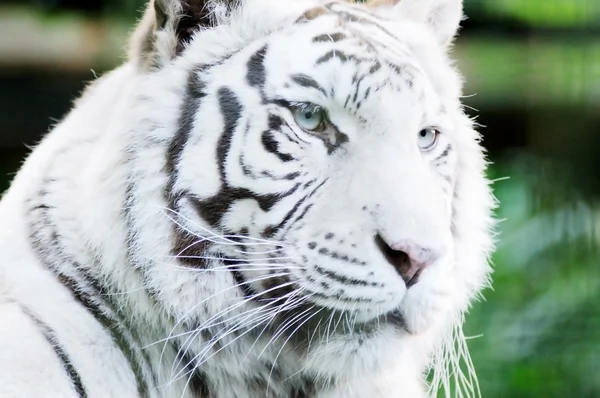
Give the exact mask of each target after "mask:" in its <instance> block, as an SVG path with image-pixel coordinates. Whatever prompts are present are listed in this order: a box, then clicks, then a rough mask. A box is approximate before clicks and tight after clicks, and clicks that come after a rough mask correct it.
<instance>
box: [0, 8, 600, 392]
mask: <svg viewBox="0 0 600 398" xmlns="http://www.w3.org/2000/svg"><path fill="white" fill-rule="evenodd" d="M281 1H285V0H281ZM465 1H466V12H467V14H468V15H469V17H470V18H469V19H468V20H467V21H465V22H464V24H463V25H464V29H463V31H462V34H461V36H460V38H459V40H458V42H457V46H456V48H455V50H454V51H455V56H456V57H457V58H458V60H459V66H460V67H461V69H462V71H463V73H464V74H465V75H466V77H467V84H466V90H465V94H466V96H467V97H466V98H465V103H466V104H467V105H468V106H469V112H470V113H471V114H472V115H473V116H476V115H478V119H477V121H478V122H479V123H480V124H482V127H481V129H480V130H481V131H482V133H483V135H484V144H485V146H486V147H487V148H488V149H489V157H490V159H491V160H492V161H493V165H492V168H491V171H490V177H491V178H493V179H495V180H497V181H496V182H495V184H494V187H495V193H496V196H497V197H498V198H499V200H500V202H501V206H500V208H499V210H498V217H499V218H501V219H503V220H504V221H503V222H502V223H501V224H500V232H501V235H500V238H499V247H498V251H497V252H496V254H495V255H494V258H493V262H494V268H495V274H494V288H493V290H488V291H486V292H485V298H486V301H485V302H483V303H478V304H476V305H475V306H474V308H473V310H472V312H471V314H470V315H469V316H468V318H467V325H466V334H467V335H468V336H471V338H470V339H469V346H470V348H471V353H472V357H473V361H474V363H475V366H476V369H477V373H478V375H479V380H480V386H481V393H482V396H483V397H484V398H494V397H511V398H519V397H557V398H558V397H561V398H563V397H569V398H576V397H581V398H584V397H586V398H587V397H590V398H592V397H600V270H599V268H600V255H599V254H600V253H599V250H598V248H599V247H600V238H599V237H598V235H597V234H596V233H595V230H597V228H598V227H599V226H600V206H599V205H598V199H599V198H600V156H598V155H597V153H599V152H600V0H465ZM142 3H143V1H142V0H122V1H119V0H79V1H78V0H37V1H12V2H11V1H8V2H7V1H6V0H5V1H3V2H2V4H1V5H0V191H3V190H4V189H5V188H6V187H7V186H8V182H9V181H10V178H11V176H12V175H13V173H14V172H15V171H16V170H17V168H18V167H19V164H20V162H21V160H22V159H23V158H24V156H26V154H27V152H28V149H27V145H31V144H34V143H35V142H37V141H38V140H39V138H40V136H41V135H42V134H43V133H44V132H46V131H47V130H48V129H49V127H50V126H51V125H52V124H54V123H55V122H56V120H57V119H60V118H61V117H62V116H63V115H64V114H65V112H67V111H68V109H69V107H70V105H71V101H72V100H73V99H74V98H76V96H77V95H78V93H79V92H80V91H81V89H82V88H83V87H84V85H85V84H86V82H89V81H90V80H93V79H94V76H95V75H97V74H100V73H102V72H103V71H105V70H107V69H109V68H112V67H114V66H115V65H117V64H118V63H119V62H120V61H121V60H122V59H123V53H124V51H123V49H124V47H125V43H126V36H127V33H128V31H129V30H130V28H131V26H132V23H133V21H134V19H135V18H136V17H137V16H139V11H140V9H141V8H142ZM505 177H509V178H505ZM452 396H454V394H452Z"/></svg>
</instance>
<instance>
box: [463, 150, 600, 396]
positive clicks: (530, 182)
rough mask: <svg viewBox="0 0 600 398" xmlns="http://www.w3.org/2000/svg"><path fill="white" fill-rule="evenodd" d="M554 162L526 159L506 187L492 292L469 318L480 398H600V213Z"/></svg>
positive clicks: (500, 188)
mask: <svg viewBox="0 0 600 398" xmlns="http://www.w3.org/2000/svg"><path fill="white" fill-rule="evenodd" d="M566 169H568V168H567V167H563V166H562V165H559V164H557V163H555V162H554V161H552V162H551V161H542V160H540V159H539V158H534V157H531V156H520V157H517V158H516V159H513V160H510V161H504V162H502V164H501V165H498V166H495V167H493V168H492V170H491V172H492V173H491V174H492V176H495V177H497V178H500V177H503V176H510V178H509V179H500V180H499V181H497V182H496V183H495V194H496V196H497V197H498V198H499V200H500V202H501V206H500V208H499V209H498V212H497V214H498V217H499V218H500V219H502V220H503V221H502V222H501V224H500V233H501V235H500V239H499V245H498V249H497V251H496V253H495V255H494V257H493V262H494V268H495V273H494V278H493V279H494V282H493V291H487V292H485V297H486V301H485V302H484V303H479V304H477V305H476V306H475V307H474V309H473V311H472V313H471V314H470V315H469V316H468V317H467V324H466V327H465V332H466V333H467V335H469V334H471V335H479V337H478V338H473V339H471V340H470V342H469V345H470V348H471V353H472V358H473V362H474V363H475V367H476V370H477V373H478V375H479V381H480V385H481V390H482V396H483V397H531V398H534V397H535V398H538V397H547V398H552V397H556V398H559V397H565V396H570V397H578V398H584V397H590V398H591V397H600V305H598V304H599V303H600V272H599V267H600V261H599V259H600V250H599V238H598V236H597V235H596V233H597V228H598V226H600V208H599V207H598V206H597V205H596V203H595V202H594V201H593V200H591V199H590V198H586V197H584V196H583V195H581V194H580V193H579V192H578V191H577V190H576V189H575V187H574V186H573V185H572V184H571V183H570V181H571V178H570V176H569V174H568V173H567V172H565V170H566Z"/></svg>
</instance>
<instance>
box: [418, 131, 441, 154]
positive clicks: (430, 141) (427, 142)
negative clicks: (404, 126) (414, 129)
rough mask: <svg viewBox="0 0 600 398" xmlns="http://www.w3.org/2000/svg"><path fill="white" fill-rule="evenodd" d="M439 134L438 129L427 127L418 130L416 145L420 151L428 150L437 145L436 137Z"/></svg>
mask: <svg viewBox="0 0 600 398" xmlns="http://www.w3.org/2000/svg"><path fill="white" fill-rule="evenodd" d="M439 135H440V132H439V130H437V129H435V128H433V127H428V128H426V129H423V130H421V131H419V135H418V137H417V138H418V145H419V149H420V150H421V151H430V150H432V149H433V148H435V146H436V145H437V142H438V137H439Z"/></svg>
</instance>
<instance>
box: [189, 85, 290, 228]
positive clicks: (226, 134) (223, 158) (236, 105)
mask: <svg viewBox="0 0 600 398" xmlns="http://www.w3.org/2000/svg"><path fill="white" fill-rule="evenodd" d="M218 95H219V106H220V109H221V113H222V115H223V119H224V123H225V126H224V130H223V134H222V135H221V138H220V139H219V142H218V144H217V164H218V168H219V175H220V180H221V190H220V191H219V193H217V194H216V195H215V196H213V197H211V198H208V199H204V200H198V199H196V198H194V197H191V196H188V198H189V199H190V201H191V202H192V203H193V204H194V207H195V208H196V211H197V212H198V214H199V215H200V217H202V218H203V219H204V220H205V221H207V222H208V223H209V224H210V225H211V226H212V227H218V226H219V224H220V222H221V220H222V218H223V216H224V215H225V213H227V211H228V210H229V208H230V207H231V205H232V203H233V202H235V201H237V200H241V199H254V200H255V201H256V202H257V203H258V206H259V207H260V209H261V210H262V211H264V212H267V211H270V210H271V208H272V207H273V206H275V204H277V203H278V202H279V201H280V200H281V199H283V198H285V197H286V196H289V195H291V194H293V193H294V192H295V190H296V189H297V188H298V187H297V186H294V187H292V188H291V189H290V190H288V191H286V192H278V193H272V194H257V193H255V192H252V191H250V190H249V189H246V188H235V187H231V186H229V183H228V182H227V172H226V170H225V164H226V162H227V156H228V154H229V152H230V150H231V142H232V140H233V135H234V133H235V131H236V129H237V126H238V123H239V120H240V118H241V114H242V111H243V108H242V105H241V104H240V102H239V100H238V98H237V97H236V96H235V94H234V93H233V92H232V91H231V90H230V89H229V88H227V87H221V88H220V89H219V91H218Z"/></svg>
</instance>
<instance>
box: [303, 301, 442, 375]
mask: <svg viewBox="0 0 600 398" xmlns="http://www.w3.org/2000/svg"><path fill="white" fill-rule="evenodd" d="M337 315H338V318H336V319H334V321H333V322H332V323H334V324H332V325H331V326H330V329H331V328H334V327H335V328H336V330H335V331H334V332H332V331H331V330H329V331H328V330H327V328H328V326H329V324H324V327H323V328H322V329H314V326H313V327H310V326H309V327H306V328H305V329H304V330H303V332H302V333H300V334H299V335H298V337H297V338H298V340H296V342H297V343H298V344H297V346H296V347H297V348H299V349H300V350H302V356H303V357H304V359H305V369H306V370H308V371H309V372H310V373H311V374H314V375H317V376H319V377H321V378H323V379H324V380H338V381H340V380H346V381H347V382H348V383H351V382H352V381H353V380H361V379H362V380H364V379H365V378H366V377H367V378H368V375H369V374H371V375H375V374H382V373H387V372H388V371H390V370H392V369H393V370H395V371H396V373H397V374H399V373H398V372H401V373H400V374H404V375H405V376H407V379H411V377H410V376H409V373H410V375H412V372H413V371H414V370H415V369H421V367H422V366H424V365H425V364H426V362H427V358H428V356H429V353H430V352H431V347H432V344H434V341H435V340H436V339H435V335H433V334H432V333H431V332H432V331H433V330H435V327H433V325H434V323H432V324H429V325H427V326H425V325H424V324H419V325H418V326H419V327H420V328H423V329H421V330H419V331H418V332H415V331H413V329H411V327H412V325H409V324H408V323H407V319H406V318H405V317H404V316H403V315H402V313H401V312H400V311H393V312H390V313H387V314H385V315H382V316H380V317H378V318H376V319H372V320H370V321H366V322H356V323H354V324H349V321H347V319H345V316H344V314H341V317H340V314H339V313H338V314H337ZM334 318H335V317H334ZM323 319H324V320H325V319H326V318H325V317H324V318H323ZM327 319H330V318H329V317H327ZM339 319H341V320H339ZM338 320H339V322H338ZM323 322H324V321H322V322H321V325H323ZM317 323H318V321H317ZM342 323H344V324H345V326H344V327H342V326H341V324H342ZM336 324H337V327H336ZM319 334H320V336H321V337H320V338H317V337H318V336H319ZM301 336H309V338H310V336H317V337H313V341H310V344H308V340H306V338H303V337H301ZM412 377H414V379H415V380H417V379H419V375H418V374H414V375H412Z"/></svg>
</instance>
